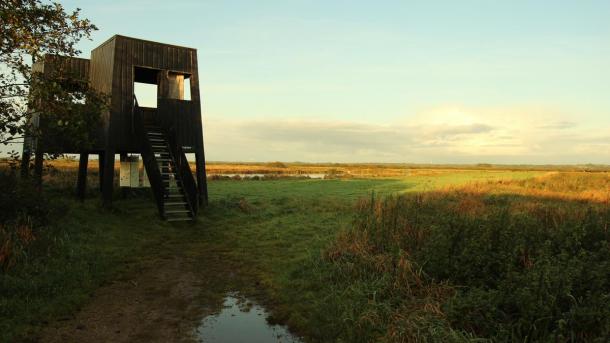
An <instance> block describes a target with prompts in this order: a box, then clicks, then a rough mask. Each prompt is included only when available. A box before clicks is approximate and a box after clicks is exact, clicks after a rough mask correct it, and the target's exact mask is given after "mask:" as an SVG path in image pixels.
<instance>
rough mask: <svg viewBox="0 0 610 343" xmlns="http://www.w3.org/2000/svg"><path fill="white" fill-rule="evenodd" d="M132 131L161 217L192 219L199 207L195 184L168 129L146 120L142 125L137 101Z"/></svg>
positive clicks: (180, 150) (188, 166) (183, 156)
mask: <svg viewBox="0 0 610 343" xmlns="http://www.w3.org/2000/svg"><path fill="white" fill-rule="evenodd" d="M134 100H135V99H134ZM133 128H134V133H135V134H136V136H137V137H138V140H139V142H140V144H139V145H140V154H141V155H142V160H143V161H144V167H145V168H146V174H147V175H148V180H149V182H150V188H151V189H152V192H153V195H154V197H155V201H156V203H157V208H158V210H159V215H160V216H161V218H162V219H165V220H167V221H189V220H190V221H192V220H195V218H196V217H197V210H198V208H199V198H198V195H197V184H196V183H195V179H194V178H193V173H192V171H191V168H190V165H189V162H188V160H187V159H186V154H185V153H184V151H183V150H182V147H181V146H180V144H178V140H177V139H176V136H175V134H174V132H173V130H172V128H164V127H161V126H159V125H157V124H156V123H152V122H151V121H150V120H148V121H147V122H145V121H144V120H143V118H142V113H141V110H140V108H139V107H138V104H137V100H135V103H134V111H133Z"/></svg>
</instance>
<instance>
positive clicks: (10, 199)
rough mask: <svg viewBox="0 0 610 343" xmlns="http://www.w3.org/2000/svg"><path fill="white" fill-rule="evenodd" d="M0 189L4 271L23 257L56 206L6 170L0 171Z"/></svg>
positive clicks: (0, 258) (0, 263)
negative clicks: (0, 190)
mask: <svg viewBox="0 0 610 343" xmlns="http://www.w3.org/2000/svg"><path fill="white" fill-rule="evenodd" d="M0 189H2V192H0V208H1V209H2V211H0V267H2V268H3V269H4V270H7V269H9V268H10V267H12V266H14V265H15V264H16V263H18V261H19V259H20V258H21V257H24V256H26V255H27V254H26V253H27V249H28V247H29V246H30V244H31V243H32V242H34V241H35V240H36V238H37V236H38V235H39V233H40V231H41V230H43V229H44V228H45V227H46V225H48V223H49V220H50V217H51V216H52V214H53V213H54V212H57V211H58V210H59V207H58V205H57V204H54V205H52V204H51V203H50V202H49V201H47V199H46V197H45V196H44V195H43V194H42V193H41V192H39V191H38V190H37V188H36V186H35V185H34V184H33V182H31V181H29V180H20V179H19V178H18V177H17V176H16V175H15V174H14V172H13V171H10V170H9V171H0Z"/></svg>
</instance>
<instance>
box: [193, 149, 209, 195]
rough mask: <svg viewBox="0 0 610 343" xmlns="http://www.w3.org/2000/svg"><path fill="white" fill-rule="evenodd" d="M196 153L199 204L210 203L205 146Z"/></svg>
mask: <svg viewBox="0 0 610 343" xmlns="http://www.w3.org/2000/svg"><path fill="white" fill-rule="evenodd" d="M197 150H198V152H196V153H195V163H196V165H197V193H198V194H199V205H201V206H207V205H208V183H207V180H206V173H205V154H204V152H203V147H200V148H199V149H197Z"/></svg>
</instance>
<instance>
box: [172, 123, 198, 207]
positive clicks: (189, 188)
mask: <svg viewBox="0 0 610 343" xmlns="http://www.w3.org/2000/svg"><path fill="white" fill-rule="evenodd" d="M167 133H168V135H167V138H168V143H169V148H170V152H171V154H172V156H173V158H174V162H175V163H176V175H177V176H178V178H179V179H180V181H181V182H182V189H183V190H184V192H185V194H186V200H187V203H188V205H189V207H190V210H191V213H193V217H194V216H196V215H197V210H198V209H199V198H198V197H197V185H196V183H195V178H193V172H192V171H191V167H190V165H189V161H188V160H187V158H186V155H185V153H184V150H183V149H182V146H181V145H180V144H178V140H177V138H176V132H175V130H174V128H173V126H172V127H169V129H168V132H167Z"/></svg>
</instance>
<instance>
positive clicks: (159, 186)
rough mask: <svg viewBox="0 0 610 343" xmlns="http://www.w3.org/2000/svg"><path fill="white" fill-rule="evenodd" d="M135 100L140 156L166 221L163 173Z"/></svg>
mask: <svg viewBox="0 0 610 343" xmlns="http://www.w3.org/2000/svg"><path fill="white" fill-rule="evenodd" d="M133 100H134V104H133V110H132V111H133V112H132V118H133V121H134V125H133V128H134V131H135V134H136V137H137V139H138V143H139V146H140V154H141V155H142V161H143V162H144V168H145V169H146V175H147V176H148V181H149V183H150V188H151V189H152V191H153V195H154V197H155V202H156V203H157V207H158V209H159V214H160V215H161V218H162V219H165V210H164V203H163V198H164V196H165V194H164V191H163V181H162V178H161V171H160V170H159V165H158V163H157V159H156V158H155V153H154V152H153V150H152V146H151V142H150V140H149V139H148V136H147V134H146V130H145V129H144V118H143V117H142V113H141V110H140V106H139V105H138V99H137V98H136V97H135V95H134V97H133Z"/></svg>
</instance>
